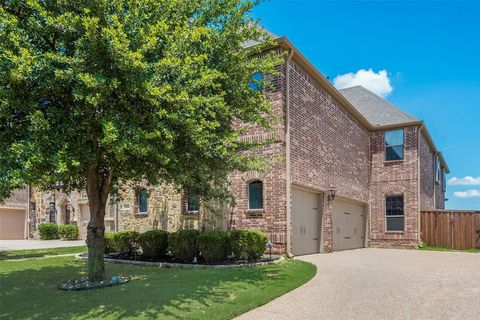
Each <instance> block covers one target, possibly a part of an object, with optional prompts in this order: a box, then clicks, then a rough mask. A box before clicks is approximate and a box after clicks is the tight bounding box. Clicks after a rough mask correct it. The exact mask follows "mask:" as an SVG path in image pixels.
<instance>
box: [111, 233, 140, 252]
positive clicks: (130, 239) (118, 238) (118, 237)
mask: <svg viewBox="0 0 480 320" xmlns="http://www.w3.org/2000/svg"><path fill="white" fill-rule="evenodd" d="M138 236H139V234H138V232H136V231H122V232H116V233H114V234H113V247H114V249H115V252H118V253H125V254H131V253H133V252H134V251H135V247H136V245H137V240H138Z"/></svg>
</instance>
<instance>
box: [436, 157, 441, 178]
mask: <svg viewBox="0 0 480 320" xmlns="http://www.w3.org/2000/svg"><path fill="white" fill-rule="evenodd" d="M441 177H442V166H440V158H439V157H438V156H437V157H436V158H435V182H437V183H440V179H441Z"/></svg>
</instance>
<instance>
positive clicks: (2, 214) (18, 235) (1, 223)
mask: <svg viewBox="0 0 480 320" xmlns="http://www.w3.org/2000/svg"><path fill="white" fill-rule="evenodd" d="M0 239H1V240H14V239H25V210H24V209H0Z"/></svg>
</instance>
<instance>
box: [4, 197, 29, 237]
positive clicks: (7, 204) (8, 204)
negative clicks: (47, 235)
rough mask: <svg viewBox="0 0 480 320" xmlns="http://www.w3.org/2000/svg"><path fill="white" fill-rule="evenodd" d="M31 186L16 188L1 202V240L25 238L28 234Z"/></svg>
mask: <svg viewBox="0 0 480 320" xmlns="http://www.w3.org/2000/svg"><path fill="white" fill-rule="evenodd" d="M29 202H30V200H29V188H24V189H19V190H15V192H14V193H13V194H12V196H11V197H10V198H8V199H7V200H6V201H4V202H3V203H0V240H6V239H25V238H26V237H27V236H28V223H27V222H28V203H29Z"/></svg>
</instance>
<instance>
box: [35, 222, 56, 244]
mask: <svg viewBox="0 0 480 320" xmlns="http://www.w3.org/2000/svg"><path fill="white" fill-rule="evenodd" d="M38 232H39V233H40V239H42V240H53V239H58V238H59V236H58V225H57V224H55V223H42V224H40V225H39V226H38Z"/></svg>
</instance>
